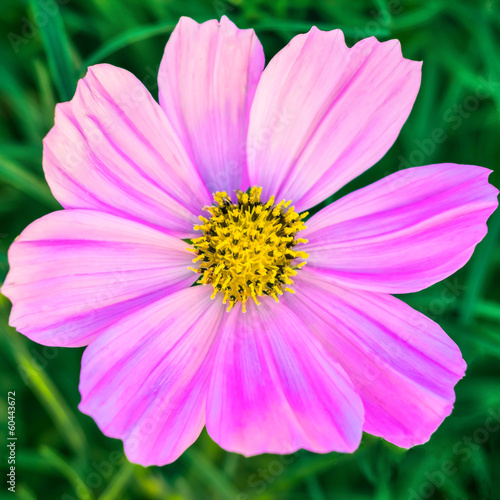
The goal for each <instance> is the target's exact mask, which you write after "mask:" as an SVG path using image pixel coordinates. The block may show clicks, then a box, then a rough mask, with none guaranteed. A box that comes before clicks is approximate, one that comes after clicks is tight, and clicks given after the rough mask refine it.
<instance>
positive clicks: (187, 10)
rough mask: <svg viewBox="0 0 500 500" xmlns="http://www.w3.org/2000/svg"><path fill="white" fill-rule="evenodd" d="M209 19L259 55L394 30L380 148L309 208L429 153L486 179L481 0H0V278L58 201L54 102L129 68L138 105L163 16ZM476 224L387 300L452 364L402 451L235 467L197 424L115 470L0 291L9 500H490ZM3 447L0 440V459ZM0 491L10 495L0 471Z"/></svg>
mask: <svg viewBox="0 0 500 500" xmlns="http://www.w3.org/2000/svg"><path fill="white" fill-rule="evenodd" d="M223 14H226V15H228V16H229V17H230V18H231V19H232V20H233V21H235V22H236V23H237V25H238V26H239V27H242V28H246V27H252V28H254V29H255V30H256V32H257V34H258V36H259V37H260V39H261V41H262V42H263V45H264V49H265V52H266V57H267V59H268V60H269V58H271V57H272V56H273V55H274V54H275V53H276V52H277V51H278V50H279V49H280V48H281V47H282V46H283V45H285V44H286V43H288V42H289V40H290V39H291V38H292V37H293V36H294V35H295V34H297V33H300V32H304V31H307V30H308V29H309V28H310V27H311V26H312V25H317V26H318V27H320V28H323V29H333V28H338V27H341V28H342V29H343V30H344V31H345V33H346V38H347V40H348V43H350V44H352V43H354V42H356V41H357V40H359V39H360V38H363V37H366V36H371V35H375V36H377V37H378V38H379V39H388V38H398V39H400V40H401V42H402V46H403V52H404V54H405V56H406V57H408V58H411V59H417V60H423V61H424V66H423V80H422V87H421V91H420V94H419V97H418V99H417V102H416V105H415V108H414V110H413V112H412V114H411V116H410V119H409V120H408V122H407V124H406V125H405V127H404V128H403V131H402V133H401V135H400V137H399V139H398V141H397V142H396V144H395V145H394V147H393V148H392V149H391V151H390V152H389V153H388V154H387V155H386V156H385V158H384V159H383V160H382V161H380V162H379V163H378V164H377V165H376V166H374V167H373V168H372V169H371V170H369V171H368V172H367V173H365V174H363V175H362V176H361V177H359V178H358V179H356V180H355V181H353V182H352V183H351V184H350V185H349V186H347V187H346V188H344V189H343V190H342V191H341V193H337V194H336V195H335V196H334V197H332V199H329V200H327V201H326V202H325V204H327V203H329V202H331V201H332V200H333V199H334V198H337V197H338V196H340V195H342V194H345V193H346V192H349V191H351V190H353V189H355V188H358V187H361V186H363V185H366V184H368V183H370V182H373V181H375V180H378V179H379V178H381V177H383V176H385V175H387V174H389V173H392V172H395V171H396V170H398V169H401V168H407V167H408V166H410V165H420V164H428V163H439V162H445V161H448V162H456V163H469V164H476V165H482V166H485V167H488V168H490V169H492V170H494V172H493V174H492V176H491V178H490V180H491V181H492V183H493V184H495V185H496V186H497V187H498V186H500V168H499V167H498V166H497V165H498V161H499V158H500V36H499V35H500V7H499V3H498V2H497V1H495V0H470V1H466V0H455V1H454V2H449V1H445V0H404V1H403V0H401V1H400V0H373V1H371V0H364V1H361V0H358V1H352V0H336V1H335V0H330V1H324V2H319V1H313V0H293V1H287V0H274V1H273V2H268V1H266V0H252V1H243V0H214V1H203V0H190V1H186V2H178V1H174V0H142V1H141V2H138V1H136V0H31V1H28V0H24V1H20V0H3V2H2V3H1V5H0V26H1V31H0V33H1V37H0V61H1V77H0V92H1V93H0V109H1V113H2V120H1V122H0V200H1V202H0V233H1V234H0V281H1V280H3V278H4V276H5V274H6V272H7V257H6V251H7V249H8V246H9V245H10V243H11V242H12V241H13V239H14V238H15V237H16V236H17V235H18V234H19V233H20V232H21V231H22V229H23V228H24V227H25V226H26V225H28V224H29V223H30V222H31V221H33V220H35V219H37V218H38V217H40V216H42V215H44V214H45V213H48V212H50V211H52V210H54V209H57V208H58V204H57V202H55V200H54V199H53V197H52V195H51V193H50V191H49V189H48V187H47V185H46V183H45V181H44V178H43V173H42V166H41V156H42V138H43V137H44V135H45V134H46V133H47V132H48V130H49V129H50V127H51V126H52V124H53V116H54V106H55V103H57V102H58V101H63V100H68V99H70V98H71V96H72V95H73V92H74V89H75V86H76V81H77V80H78V78H80V77H82V76H83V75H84V74H85V71H86V67H87V66H88V65H90V64H94V63H98V62H109V63H111V64H115V65H117V66H121V67H124V68H127V69H128V70H130V71H132V72H133V73H134V74H135V75H136V76H137V77H139V78H140V79H141V80H142V81H143V82H144V83H145V84H146V85H147V86H148V88H149V90H150V91H151V92H152V93H153V95H155V97H156V94H157V88H156V83H155V76H156V72H157V69H158V65H159V63H160V59H161V56H162V53H163V49H164V46H165V43H166V41H167V39H168V36H169V33H170V32H171V30H172V28H173V27H174V25H175V23H176V22H177V20H178V18H179V17H180V16H181V15H186V16H191V17H193V18H194V19H196V20H197V21H203V20H206V19H210V18H214V17H217V18H218V17H220V16H221V15H223ZM489 226H490V230H489V234H488V236H487V237H486V238H485V240H484V241H483V242H482V243H481V244H480V245H479V246H478V248H477V249H476V252H475V254H474V256H473V257H472V259H471V261H470V262H469V264H468V265H467V266H466V267H465V268H464V269H462V270H460V271H459V272H458V273H457V274H456V275H454V276H452V277H451V278H449V279H448V280H446V281H445V282H442V283H439V284H437V285H435V286H433V287H432V288H430V289H427V290H425V291H422V292H420V293H418V294H413V295H406V296H404V297H403V298H404V300H405V301H407V302H408V303H409V304H410V305H412V306H413V307H415V308H417V309H419V310H420V311H422V312H424V313H425V314H427V315H429V316H430V317H431V318H433V319H434V320H435V321H437V322H438V323H440V324H441V325H442V326H443V328H444V329H445V330H446V331H447V332H448V333H449V335H450V336H451V337H452V338H453V339H454V340H455V341H456V342H457V343H458V345H459V346H460V348H461V350H462V352H463V355H464V357H465V359H466V361H467V363H468V367H469V368H468V371H467V376H466V377H465V379H463V380H462V381H461V382H460V383H459V384H458V386H457V402H456V405H455V409H454V411H453V414H452V416H451V417H449V418H448V419H446V421H445V422H444V424H443V425H442V426H441V427H440V429H439V430H438V431H437V432H436V433H435V435H434V436H433V437H432V439H431V440H430V442H429V443H427V444H425V445H423V446H417V447H416V448H413V449H411V450H409V451H407V450H402V449H399V448H396V447H395V446H392V445H390V444H388V443H386V442H384V441H383V440H381V439H378V438H374V437H372V436H368V435H365V436H364V438H363V441H362V444H361V446H360V448H359V450H358V451H356V452H355V453H354V454H345V455H342V454H336V453H332V454H327V455H315V454H312V453H308V452H304V451H300V452H298V453H296V454H294V455H291V456H285V457H280V456H271V455H264V456H259V457H253V458H244V457H241V456H237V455H235V454H231V453H227V452H225V451H223V450H221V449H220V448H219V447H218V446H217V445H216V444H214V443H213V442H212V441H211V440H210V438H209V437H208V436H207V434H206V433H205V432H204V433H203V434H202V436H201V438H200V439H199V440H198V442H197V443H196V444H195V445H194V446H193V447H192V448H190V449H189V450H188V451H187V452H186V453H185V454H184V455H183V456H182V457H181V458H180V459H179V460H178V461H177V462H175V463H174V464H172V465H169V466H165V467H162V468H157V467H151V468H147V469H144V468H142V467H140V466H138V465H133V464H129V463H128V462H127V461H126V460H125V459H124V458H123V454H122V446H121V443H120V442H119V441H117V440H113V439H109V438H107V437H105V436H103V435H102V433H101V432H100V431H99V430H98V428H97V426H96V425H95V423H94V422H93V421H92V420H91V419H90V418H89V417H87V416H85V415H83V414H81V413H79V411H78V409H77V404H78V402H79V393H78V389H77V388H78V376H79V365H80V357H81V354H82V350H81V349H54V348H48V347H44V346H40V345H37V344H35V343H33V342H30V341H28V340H27V339H26V338H25V337H23V336H22V335H20V334H18V333H16V332H15V331H13V330H12V329H10V328H9V327H8V326H7V316H8V312H9V303H8V301H7V300H6V299H5V298H3V297H0V309H1V310H0V313H1V319H0V358H1V371H0V387H1V391H2V392H1V397H0V413H1V414H2V418H1V422H2V424H1V432H0V435H1V436H4V434H5V433H6V431H7V391H15V392H16V405H17V411H16V423H17V435H18V441H17V463H16V466H17V492H16V494H17V497H18V498H21V499H24V500H33V499H48V500H54V499H63V500H71V499H77V498H81V499H100V500H112V499H125V500H126V499H172V500H174V499H186V500H193V499H227V500H236V499H239V500H244V499H254V498H255V499H257V498H260V499H274V498H276V499H311V500H326V499H332V498H335V499H371V498H375V499H379V500H382V499H406V498H408V499H421V498H433V499H443V498H455V499H457V498H461V499H465V498H482V499H497V498H500V488H499V483H498V472H499V471H500V427H497V429H498V430H497V429H495V428H494V425H493V424H491V422H492V420H491V419H490V420H488V417H489V416H490V415H491V416H493V417H495V416H496V418H497V419H499V420H500V333H499V325H500V287H499V286H498V282H499V279H500V252H499V251H498V250H499V237H500V234H499V233H500V229H499V227H500V213H497V214H496V215H494V216H493V217H492V218H491V220H490V221H489ZM493 429H495V430H493ZM5 443H6V440H5V439H4V438H3V437H2V441H1V446H2V448H3V449H4V453H3V454H2V456H3V455H5V456H6V455H7V452H6V451H5V450H6V448H5ZM2 462H3V463H2V471H4V465H5V466H6V463H5V462H6V459H5V461H4V460H3V459H2ZM495 472H496V474H495ZM2 477H3V478H5V477H6V476H4V475H3V472H2ZM9 495H10V496H9ZM4 497H5V498H11V497H12V493H10V492H8V491H7V485H6V483H5V482H4V479H2V486H1V490H0V498H4Z"/></svg>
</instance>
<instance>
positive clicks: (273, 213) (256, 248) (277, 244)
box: [189, 187, 308, 312]
mask: <svg viewBox="0 0 500 500" xmlns="http://www.w3.org/2000/svg"><path fill="white" fill-rule="evenodd" d="M261 192H262V188H258V187H253V188H251V189H250V191H249V192H247V193H244V192H242V191H239V190H238V191H236V196H237V198H238V202H237V203H235V204H233V203H232V201H231V199H230V198H229V196H228V195H227V193H226V192H224V191H222V192H217V193H215V194H214V200H215V205H213V206H210V207H204V210H205V211H207V212H208V213H210V214H211V217H210V218H209V219H207V218H205V217H203V216H200V217H199V219H200V221H202V222H203V224H201V225H196V226H194V229H195V230H197V231H202V232H203V236H200V237H198V238H194V239H193V240H192V242H193V248H192V249H190V251H193V252H195V253H196V255H197V256H196V258H195V259H194V260H193V262H197V261H201V262H200V267H199V268H198V269H195V268H192V267H190V268H189V269H190V270H192V271H194V272H196V273H199V274H201V280H200V281H201V284H203V285H207V284H209V283H210V284H212V286H213V288H214V290H213V293H212V296H211V298H212V299H213V298H215V297H216V295H217V292H220V293H221V294H222V297H223V300H222V302H223V303H224V304H228V307H227V311H230V310H231V309H232V308H233V307H234V305H235V304H236V302H241V303H242V311H243V312H245V311H246V302H247V300H248V299H249V298H252V299H253V301H254V302H255V304H257V305H259V304H260V302H259V300H258V298H257V297H260V296H263V295H268V296H270V297H273V298H274V300H276V302H278V301H279V299H278V296H279V295H283V291H288V292H291V293H295V292H294V290H293V289H291V288H289V287H288V286H287V285H292V284H293V281H292V280H291V278H290V276H295V275H296V274H297V270H298V269H300V268H301V267H302V266H304V265H305V263H306V261H305V259H307V258H308V255H307V253H305V252H303V251H297V250H295V247H296V245H298V244H301V243H307V240H305V239H303V238H295V235H296V234H297V233H298V232H299V231H301V230H303V229H305V227H306V226H305V224H304V222H303V219H304V218H305V216H306V215H307V214H305V215H304V214H301V215H299V214H297V213H296V212H295V210H294V207H293V206H290V205H291V201H288V202H285V200H282V201H280V202H279V203H278V204H277V205H275V204H274V196H271V197H270V199H269V201H268V202H267V203H265V204H263V203H262V202H261V201H260V195H261ZM297 259H300V260H301V262H296V260H297Z"/></svg>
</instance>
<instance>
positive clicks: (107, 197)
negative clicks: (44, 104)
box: [43, 64, 211, 237]
mask: <svg viewBox="0 0 500 500" xmlns="http://www.w3.org/2000/svg"><path fill="white" fill-rule="evenodd" d="M43 164H44V170H45V175H46V177H47V181H48V183H49V185H50V188H51V190H52V193H53V194H54V196H55V197H56V198H57V200H58V201H59V202H60V203H61V204H62V205H63V206H64V207H65V208H91V209H97V210H101V211H104V212H109V213H112V214H115V215H120V216H125V217H129V218H133V219H136V220H139V221H141V222H145V223H147V224H149V225H152V226H157V227H161V228H164V229H166V230H168V231H171V232H173V233H176V234H180V235H185V236H187V237H189V235H192V229H193V224H196V222H197V216H198V215H199V214H200V210H201V208H202V207H203V206H204V205H206V204H207V203H210V201H211V196H210V193H209V192H208V191H207V190H206V188H205V186H204V184H203V182H202V180H201V178H200V176H199V173H198V172H197V170H196V169H195V167H194V166H193V165H192V163H191V160H190V159H189V157H188V154H187V153H186V152H185V150H184V145H183V144H182V142H181V140H180V139H179V138H178V137H177V134H176V133H175V132H174V131H173V129H172V126H171V125H170V123H169V121H168V119H167V117H166V116H165V113H164V112H163V110H162V109H161V108H160V106H159V105H158V104H157V103H156V102H155V101H154V99H153V98H152V97H151V95H150V94H149V92H148V91H147V89H146V88H145V87H144V85H143V84H142V83H141V82H140V81H139V80H138V79H137V78H135V76H133V75H132V74H131V73H129V72H128V71H125V70H123V69H119V68H115V67H113V66H110V65H108V64H100V65H97V66H92V67H90V68H89V70H88V73H87V75H86V76H85V78H84V79H83V80H80V82H79V83H78V87H77V90H76V94H75V96H74V97H73V99H72V100H71V101H69V102H66V103H63V104H58V105H57V107H56V118H55V125H54V127H53V128H52V130H51V131H50V132H49V134H48V135H47V137H46V138H45V140H44V156H43Z"/></svg>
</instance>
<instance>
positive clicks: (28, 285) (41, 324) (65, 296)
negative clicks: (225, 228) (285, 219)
mask: <svg viewBox="0 0 500 500" xmlns="http://www.w3.org/2000/svg"><path fill="white" fill-rule="evenodd" d="M186 246H187V245H186V243H184V242H183V241H181V240H178V239H176V238H173V237H172V236H169V235H166V234H164V233H162V232H160V231H157V230H155V229H152V228H150V227H147V226H144V225H142V224H139V223H137V222H133V221H129V220H126V219H122V218H120V217H117V216H115V215H111V214H105V213H102V212H96V211H93V210H62V211H60V212H54V213H52V214H49V215H46V216H45V217H42V218H41V219H39V220H37V221H35V222H33V223H32V224H31V225H30V226H28V227H27V228H26V229H25V230H24V231H23V233H22V234H21V236H19V238H18V239H16V241H15V242H14V243H13V244H12V246H11V247H10V250H9V262H10V271H9V274H8V275H7V278H6V280H5V283H4V285H3V287H2V293H3V294H4V295H5V296H7V297H8V298H9V299H10V300H11V301H12V304H13V306H12V312H11V315H10V324H11V325H12V326H13V327H15V328H16V329H17V330H19V331H20V332H21V333H23V334H24V335H26V336H27V337H29V338H30V339H32V340H34V341H35V342H38V343H40V344H45V345H54V346H64V347H78V346H82V345H86V344H88V343H89V342H90V341H91V340H92V338H94V336H95V335H97V334H98V333H99V332H100V331H101V330H102V329H103V328H105V327H106V326H108V325H109V324H110V323H112V322H113V321H116V320H117V319H118V318H120V317H122V316H125V315H127V314H129V313H130V312H132V311H134V310H135V309H137V308H140V307H142V306H144V305H145V304H147V303H149V302H151V301H153V300H155V299H156V298H158V297H161V296H164V295H167V294H169V293H171V292H174V291H176V290H178V289H180V288H185V287H189V285H190V284H191V283H193V281H194V278H193V273H192V271H190V270H188V269H187V267H188V266H189V265H190V264H191V260H192V255H191V254H190V253H189V252H188V251H187V250H186Z"/></svg>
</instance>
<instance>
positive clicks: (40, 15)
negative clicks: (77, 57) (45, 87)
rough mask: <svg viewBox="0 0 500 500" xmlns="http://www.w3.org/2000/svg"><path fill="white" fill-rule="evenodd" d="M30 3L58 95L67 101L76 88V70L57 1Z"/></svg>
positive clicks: (31, 1) (34, 0) (42, 0)
mask: <svg viewBox="0 0 500 500" xmlns="http://www.w3.org/2000/svg"><path fill="white" fill-rule="evenodd" d="M30 5H31V8H32V10H33V17H34V20H35V23H36V24H37V26H38V28H39V30H40V35H41V37H42V41H43V46H44V48H45V53H46V55H47V59H48V61H49V67H50V71H51V73H52V78H53V79H54V82H55V85H56V88H57V91H58V93H59V97H60V98H61V100H62V101H69V100H70V99H71V97H72V96H73V94H74V92H75V88H76V72H75V67H74V65H73V63H72V60H71V53H70V49H69V40H68V37H67V34H66V30H65V28H64V22H63V19H62V16H61V10H60V7H59V5H58V4H57V2H51V3H48V2H46V1H44V0H30Z"/></svg>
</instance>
